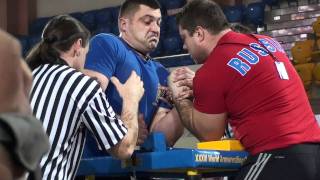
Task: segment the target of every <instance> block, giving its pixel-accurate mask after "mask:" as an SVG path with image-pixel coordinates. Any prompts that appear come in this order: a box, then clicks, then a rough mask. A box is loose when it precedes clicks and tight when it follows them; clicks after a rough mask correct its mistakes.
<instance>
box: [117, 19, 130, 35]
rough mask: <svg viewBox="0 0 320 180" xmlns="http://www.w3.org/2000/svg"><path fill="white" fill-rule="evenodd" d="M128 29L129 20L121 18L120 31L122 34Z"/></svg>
mask: <svg viewBox="0 0 320 180" xmlns="http://www.w3.org/2000/svg"><path fill="white" fill-rule="evenodd" d="M127 28H128V18H124V17H121V18H120V19H119V30H120V32H126V31H127Z"/></svg>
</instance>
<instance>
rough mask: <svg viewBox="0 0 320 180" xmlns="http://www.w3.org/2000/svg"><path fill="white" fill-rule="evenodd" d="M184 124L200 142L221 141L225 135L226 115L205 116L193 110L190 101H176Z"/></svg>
mask: <svg viewBox="0 0 320 180" xmlns="http://www.w3.org/2000/svg"><path fill="white" fill-rule="evenodd" d="M175 106H176V108H177V111H178V113H179V115H180V119H181V122H182V124H183V125H184V126H185V127H186V128H187V129H188V130H189V131H190V132H191V133H192V134H193V135H194V136H196V137H197V138H198V139H199V140H200V141H213V140H219V139H221V137H222V136H223V134H224V129H225V126H226V117H227V116H226V113H221V114H205V113H201V112H199V111H197V110H196V109H194V108H193V103H192V102H191V101H190V100H188V99H184V100H179V101H175Z"/></svg>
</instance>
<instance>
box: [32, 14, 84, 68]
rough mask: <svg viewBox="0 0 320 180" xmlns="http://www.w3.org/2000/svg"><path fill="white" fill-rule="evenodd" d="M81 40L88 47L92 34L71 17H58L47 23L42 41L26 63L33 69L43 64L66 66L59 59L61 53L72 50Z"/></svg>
mask: <svg viewBox="0 0 320 180" xmlns="http://www.w3.org/2000/svg"><path fill="white" fill-rule="evenodd" d="M79 38H80V39H82V46H83V47H86V46H87V44H88V42H89V39H90V32H89V31H88V29H87V28H86V27H85V26H84V25H83V24H81V23H80V22H79V21H78V20H76V19H75V18H73V17H71V16H69V15H59V16H56V17H54V18H52V19H51V20H50V21H49V22H48V23H47V25H46V26H45V28H44V29H43V32H42V38H41V41H40V42H39V43H38V44H37V45H35V46H34V47H33V48H32V50H31V51H30V52H29V53H28V55H27V57H26V61H27V63H28V65H29V66H30V68H31V69H35V68H37V67H38V66H40V65H42V64H66V62H64V61H63V60H61V59H60V58H59V57H60V52H66V51H68V50H70V48H71V46H72V45H73V44H74V43H75V42H76V41H77V39H79Z"/></svg>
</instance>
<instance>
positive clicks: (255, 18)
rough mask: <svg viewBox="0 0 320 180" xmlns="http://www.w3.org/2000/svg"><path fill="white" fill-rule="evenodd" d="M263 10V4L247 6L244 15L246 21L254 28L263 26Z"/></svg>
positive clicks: (257, 3)
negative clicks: (254, 26)
mask: <svg viewBox="0 0 320 180" xmlns="http://www.w3.org/2000/svg"><path fill="white" fill-rule="evenodd" d="M264 8H265V4H264V3H262V2H256V3H250V4H248V6H247V8H246V11H245V14H246V21H247V22H248V23H251V24H254V25H256V26H258V25H263V24H264Z"/></svg>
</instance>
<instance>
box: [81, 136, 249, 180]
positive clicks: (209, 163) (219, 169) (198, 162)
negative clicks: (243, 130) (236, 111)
mask: <svg viewBox="0 0 320 180" xmlns="http://www.w3.org/2000/svg"><path fill="white" fill-rule="evenodd" d="M90 148H91V149H92V147H90ZM88 151H90V150H88V147H86V148H85V153H84V154H85V155H84V156H83V158H82V160H81V162H80V166H79V169H78V173H77V175H78V176H91V177H93V176H108V177H115V176H136V177H146V176H147V177H167V178H186V179H201V177H221V176H233V175H235V174H236V172H237V170H238V169H239V168H240V166H241V164H242V163H243V162H244V161H245V159H246V157H247V156H248V153H247V152H245V151H221V150H201V149H188V148H168V147H167V146H166V144H165V137H164V135H163V134H162V133H153V134H151V135H150V136H149V137H148V139H147V140H146V141H145V143H144V144H143V145H142V146H141V150H137V151H135V153H134V155H133V156H132V158H131V159H129V160H126V161H121V160H117V159H115V158H113V157H111V156H107V155H104V156H94V155H93V156H92V154H95V153H94V152H92V150H91V152H89V154H90V153H91V155H88Z"/></svg>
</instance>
